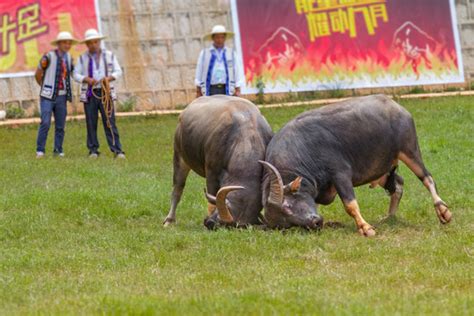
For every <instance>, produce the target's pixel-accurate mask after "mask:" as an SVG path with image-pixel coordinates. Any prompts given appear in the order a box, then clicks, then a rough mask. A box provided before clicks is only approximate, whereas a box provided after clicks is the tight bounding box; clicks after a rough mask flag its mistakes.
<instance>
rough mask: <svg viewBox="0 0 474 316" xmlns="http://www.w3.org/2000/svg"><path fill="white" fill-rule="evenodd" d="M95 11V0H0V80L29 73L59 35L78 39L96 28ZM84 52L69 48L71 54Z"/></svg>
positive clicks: (78, 47) (76, 54) (97, 25)
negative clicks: (68, 34)
mask: <svg viewBox="0 0 474 316" xmlns="http://www.w3.org/2000/svg"><path fill="white" fill-rule="evenodd" d="M97 8H98V7H97V3H96V0H63V1H59V0H2V1H0V78H8V77H18V76H25V75H31V74H33V72H34V70H35V69H36V67H37V66H38V62H39V60H40V58H41V56H42V55H43V54H44V53H46V52H48V51H49V50H51V49H52V48H53V47H52V46H51V44H50V42H51V41H52V40H54V39H55V38H56V36H57V34H58V33H59V32H61V31H68V32H71V33H72V35H73V36H74V37H75V38H77V39H80V38H82V37H83V36H84V32H85V31H86V30H87V29H89V28H96V29H98V28H99V24H98V17H99V13H98V9H97ZM85 49H86V47H85V45H78V46H73V48H72V49H71V54H72V56H73V57H77V56H79V54H80V53H82V52H83V51H84V50H85Z"/></svg>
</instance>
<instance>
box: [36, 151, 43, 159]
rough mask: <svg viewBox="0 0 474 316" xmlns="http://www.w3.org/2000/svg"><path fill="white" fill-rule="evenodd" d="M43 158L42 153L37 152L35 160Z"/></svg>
mask: <svg viewBox="0 0 474 316" xmlns="http://www.w3.org/2000/svg"><path fill="white" fill-rule="evenodd" d="M43 157H44V152H42V151H37V152H36V158H37V159H41V158H43Z"/></svg>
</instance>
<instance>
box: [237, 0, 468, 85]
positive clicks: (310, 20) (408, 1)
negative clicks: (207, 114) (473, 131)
mask: <svg viewBox="0 0 474 316" xmlns="http://www.w3.org/2000/svg"><path fill="white" fill-rule="evenodd" d="M232 17H233V22H234V30H235V32H236V35H237V36H236V46H237V51H238V55H239V56H240V58H242V61H243V63H242V64H243V65H244V68H245V69H244V71H245V77H246V79H247V82H246V83H247V86H246V87H245V89H243V92H244V93H255V92H256V91H257V89H256V87H257V84H259V85H261V84H262V83H263V84H264V85H265V91H266V92H288V91H308V90H325V89H349V88H365V87H388V86H404V85H424V84H441V83H456V82H464V74H463V68H462V60H461V59H462V58H461V57H462V56H461V53H460V44H459V35H458V32H457V27H456V12H455V9H454V0H432V1H424V0H280V1H278V2H276V1H272V0H232ZM433 21H436V23H433Z"/></svg>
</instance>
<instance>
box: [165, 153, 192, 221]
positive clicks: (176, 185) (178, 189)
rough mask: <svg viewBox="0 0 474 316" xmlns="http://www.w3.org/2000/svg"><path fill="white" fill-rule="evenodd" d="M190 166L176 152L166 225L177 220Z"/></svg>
mask: <svg viewBox="0 0 474 316" xmlns="http://www.w3.org/2000/svg"><path fill="white" fill-rule="evenodd" d="M189 171H190V168H189V167H188V165H186V163H185V162H184V161H183V160H182V159H181V157H180V156H179V155H178V154H177V153H176V151H175V154H174V159H173V193H171V208H170V211H169V213H168V216H166V219H165V220H164V222H163V225H164V226H169V225H171V224H173V223H175V222H176V207H177V206H178V203H179V201H180V200H181V195H182V194H183V190H184V186H185V185H186V178H187V177H188V174H189Z"/></svg>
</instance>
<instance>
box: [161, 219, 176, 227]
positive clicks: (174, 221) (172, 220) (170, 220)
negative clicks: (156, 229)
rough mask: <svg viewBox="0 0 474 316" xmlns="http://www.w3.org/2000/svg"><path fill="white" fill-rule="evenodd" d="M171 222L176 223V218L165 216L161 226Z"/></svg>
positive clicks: (169, 224) (166, 225)
mask: <svg viewBox="0 0 474 316" xmlns="http://www.w3.org/2000/svg"><path fill="white" fill-rule="evenodd" d="M173 224H176V220H175V219H174V218H168V217H167V218H166V219H165V221H164V222H163V227H168V226H171V225H173Z"/></svg>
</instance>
